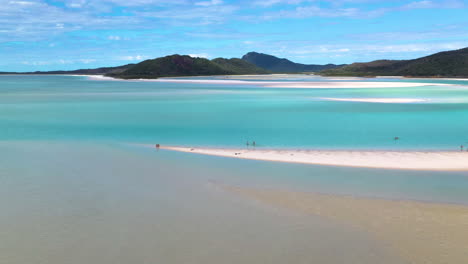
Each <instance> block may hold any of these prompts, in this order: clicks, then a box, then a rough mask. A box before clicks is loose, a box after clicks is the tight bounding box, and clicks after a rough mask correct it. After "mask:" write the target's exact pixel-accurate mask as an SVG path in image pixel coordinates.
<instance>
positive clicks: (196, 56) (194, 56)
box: [189, 53, 210, 59]
mask: <svg viewBox="0 0 468 264" xmlns="http://www.w3.org/2000/svg"><path fill="white" fill-rule="evenodd" d="M189 56H190V57H192V58H205V59H208V58H209V57H210V56H209V55H208V54H206V53H195V54H189Z"/></svg>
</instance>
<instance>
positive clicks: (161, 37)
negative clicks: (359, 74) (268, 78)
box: [0, 0, 468, 71]
mask: <svg viewBox="0 0 468 264" xmlns="http://www.w3.org/2000/svg"><path fill="white" fill-rule="evenodd" d="M467 15H468V0H409V1H399V0H395V1H381V0H239V1H232V0H172V1H163V0H0V71H36V70H43V71H45V70H59V69H62V70H70V69H81V68H95V67H102V66H118V65H124V64H128V63H137V62H139V61H142V60H145V59H151V58H156V57H161V56H166V55H171V54H187V55H191V56H197V57H206V58H209V59H212V58H216V57H227V58H231V57H237V58H239V57H242V55H244V54H245V53H247V52H249V51H257V52H262V53H267V54H272V55H275V56H278V57H284V58H288V59H290V60H292V61H295V62H300V63H307V64H326V63H339V64H341V63H353V62H366V61H372V60H376V59H412V58H417V57H421V56H425V55H429V54H432V53H435V52H439V51H444V50H452V49H459V48H463V47H468V16H467Z"/></svg>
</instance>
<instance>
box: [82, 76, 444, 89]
mask: <svg viewBox="0 0 468 264" xmlns="http://www.w3.org/2000/svg"><path fill="white" fill-rule="evenodd" d="M82 76H86V77H88V78H89V79H90V80H96V81H99V80H101V81H102V80H106V81H109V80H113V81H133V82H135V81H137V82H162V83H197V84H220V85H249V86H257V87H266V88H304V89H307V88H309V89H312V88H397V87H420V86H441V85H447V84H440V83H413V82H345V81H327V80H328V79H324V81H321V82H317V81H311V82H278V81H248V80H226V79H213V80H206V79H188V78H159V79H132V80H122V79H115V78H111V77H106V76H102V75H82ZM330 80H331V79H330Z"/></svg>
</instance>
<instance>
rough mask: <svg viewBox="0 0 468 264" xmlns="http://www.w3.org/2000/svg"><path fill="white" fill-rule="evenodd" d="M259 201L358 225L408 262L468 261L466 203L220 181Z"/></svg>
mask: <svg viewBox="0 0 468 264" xmlns="http://www.w3.org/2000/svg"><path fill="white" fill-rule="evenodd" d="M219 186H220V187H221V188H223V189H225V190H227V191H230V192H233V193H237V194H239V195H242V196H244V197H249V198H252V199H255V200H257V201H260V202H263V203H266V204H269V205H273V206H277V207H281V208H286V209H289V210H293V211H297V212H301V213H306V214H311V215H316V216H321V217H324V218H326V219H329V220H330V221H337V222H340V223H342V224H343V225H346V226H353V227H357V228H361V229H364V230H367V231H368V232H370V233H371V234H372V235H373V236H375V237H376V238H377V239H379V240H381V241H382V242H384V243H386V244H387V245H388V247H389V248H390V249H391V250H393V251H394V252H395V253H396V254H398V255H400V256H401V257H403V258H404V259H406V260H408V261H409V263H415V264H419V263H421V264H422V263H424V264H430V263H434V264H440V263H452V264H457V263H459V264H462V263H466V261H467V260H468V207H465V206H461V205H450V204H433V203H422V202H413V201H390V200H378V199H365V198H356V197H351V196H334V195H324V194H315V193H301V192H293V191H283V190H271V189H251V188H243V187H234V186H224V185H219Z"/></svg>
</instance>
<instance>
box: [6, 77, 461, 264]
mask: <svg viewBox="0 0 468 264" xmlns="http://www.w3.org/2000/svg"><path fill="white" fill-rule="evenodd" d="M299 78H302V79H301V80H307V81H310V80H317V81H323V79H322V78H317V77H309V76H301V77H299ZM297 80H298V78H297V77H289V78H288V79H287V80H284V79H281V80H280V81H297ZM360 81H362V80H360ZM371 81H376V80H371ZM377 81H389V80H384V79H382V80H377ZM391 81H396V82H400V81H410V82H411V81H415V80H398V79H396V80H394V79H391ZM430 81H431V82H433V81H432V80H430ZM417 82H421V81H420V80H417ZM437 82H442V83H448V84H447V86H431V87H415V88H379V89H267V88H262V87H257V86H232V85H219V84H217V85H205V84H189V83H183V84H180V83H179V84H175V83H155V82H120V81H93V80H89V79H87V78H86V77H76V76H21V77H19V76H0V150H1V151H0V236H1V239H0V263H8V264H23V263H44V264H45V263H47V264H62V263H103V264H106V263H122V264H123V263H155V262H162V263H188V262H190V263H312V262H317V263H383V264H385V263H405V261H404V260H401V259H400V258H399V257H397V256H396V255H395V254H394V252H392V251H390V250H389V249H388V247H386V245H385V242H384V241H377V240H376V239H375V238H374V237H373V236H371V235H370V234H368V233H367V231H366V230H362V229H359V228H353V227H351V226H343V225H342V224H340V223H336V222H334V221H330V220H329V219H324V218H321V217H319V216H310V215H309V216H306V215H302V214H298V213H295V212H289V211H286V210H280V209H277V208H275V207H269V206H267V205H264V204H260V203H256V202H253V201H251V200H249V199H248V198H246V197H238V196H236V195H235V194H231V193H228V192H226V191H223V190H222V189H220V188H218V187H217V186H218V183H219V184H227V185H234V186H246V187H259V188H271V189H288V190H298V191H305V192H319V193H330V194H346V195H356V196H362V197H377V198H383V199H410V200H421V201H427V202H443V203H460V204H468V193H467V192H466V190H467V189H468V175H467V174H466V173H465V172H417V171H399V170H376V169H356V168H337V167H327V166H311V165H300V164H283V163H271V162H261V161H251V160H236V159H229V158H222V157H209V156H198V155H192V154H188V153H176V152H171V151H163V150H160V151H156V150H155V149H152V148H145V147H141V146H137V145H134V144H129V143H136V142H140V143H145V144H154V143H161V144H166V145H172V144H174V145H208V146H237V147H239V146H243V145H244V144H245V141H247V140H256V141H257V143H258V145H260V147H285V148H299V147H303V148H313V147H317V148H352V149H358V148H363V149H368V148H371V149H389V148H393V149H456V148H457V147H458V146H459V145H460V144H462V143H463V142H465V141H468V138H466V135H467V131H468V123H466V122H463V120H466V119H467V117H468V104H467V102H468V89H467V88H466V87H465V86H461V85H468V82H464V81H445V80H440V81H437ZM449 83H452V84H456V86H453V85H451V84H449ZM323 97H336V98H380V97H393V98H424V99H431V100H432V101H429V102H427V103H415V104H379V103H357V102H332V101H326V100H321V99H319V98H323ZM394 136H399V137H400V138H401V140H399V141H398V142H395V141H393V140H392V139H393V137H394ZM337 251H338V252H340V254H336V252H337Z"/></svg>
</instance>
